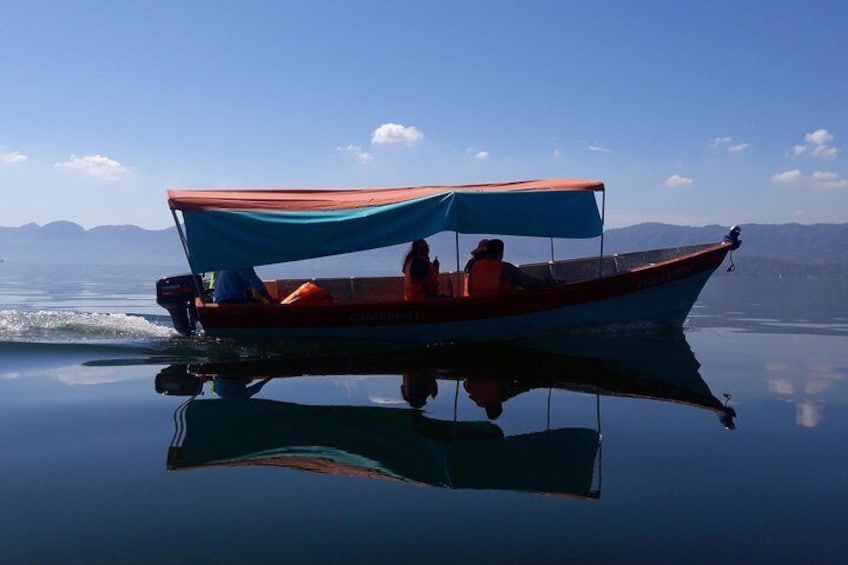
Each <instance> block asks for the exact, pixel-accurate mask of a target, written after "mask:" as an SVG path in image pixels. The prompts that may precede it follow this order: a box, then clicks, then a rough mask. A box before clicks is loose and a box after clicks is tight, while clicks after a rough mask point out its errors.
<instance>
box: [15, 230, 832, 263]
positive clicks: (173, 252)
mask: <svg viewBox="0 0 848 565" xmlns="http://www.w3.org/2000/svg"><path fill="white" fill-rule="evenodd" d="M727 229H728V228H727V227H726V226H718V225H711V226H703V227H688V226H675V225H669V224H659V223H645V224H637V225H634V226H630V227H626V228H620V229H611V230H608V231H607V233H606V235H605V237H604V250H605V252H610V253H623V252H627V251H638V250H642V249H657V248H662V247H672V246H677V245H687V244H693V243H704V242H709V241H719V240H721V238H722V237H723V236H724V234H725V233H726V232H727ZM473 239H474V238H473V237H471V236H463V242H465V241H471V240H473ZM504 239H506V240H507V256H508V258H509V259H510V260H512V261H514V262H516V263H522V262H524V263H526V262H531V261H541V260H547V259H548V258H549V257H550V246H549V245H548V244H547V243H545V244H542V245H539V241H538V240H537V239H530V238H504ZM742 239H743V245H742V248H741V249H740V250H739V251H737V252H736V253H735V255H734V259H735V261H736V262H737V263H738V264H739V266H740V270H741V271H743V272H745V273H751V274H767V275H776V274H779V275H787V276H806V275H814V276H848V224H812V225H802V224H748V225H743V227H742ZM431 244H432V247H433V249H446V250H450V255H448V254H447V253H445V254H444V255H443V256H442V257H441V259H442V264H443V269H449V268H451V267H452V266H453V263H454V261H455V259H454V257H453V254H454V253H453V249H454V248H455V244H454V236H453V234H439V235H437V236H433V238H431ZM472 246H473V245H469V249H470V247H472ZM402 247H403V246H401V248H398V247H395V248H390V249H385V250H380V251H376V252H372V253H371V255H370V256H369V258H368V263H369V264H371V265H376V264H378V263H381V264H383V265H388V264H391V265H394V264H395V263H398V262H399V257H401V256H402V254H403V251H404V249H403V248H402ZM555 248H556V255H557V257H558V258H563V257H577V256H586V255H593V254H596V253H598V248H599V241H598V240H597V239H594V240H575V241H563V240H557V241H556V243H555ZM467 251H468V249H463V250H462V251H461V253H462V255H463V257H462V258H461V261H462V262H464V261H465V259H466V253H467ZM0 259H2V260H3V261H4V262H5V263H6V264H15V263H26V264H50V265H69V264H76V265H119V266H120V265H159V266H169V265H173V266H174V267H175V268H177V269H181V270H185V268H186V267H185V265H186V263H185V257H184V255H183V250H182V246H181V244H180V241H179V237H178V235H177V231H176V228H173V227H172V228H168V229H164V230H146V229H143V228H139V227H137V226H131V225H124V226H101V227H97V228H93V229H89V230H86V229H83V228H82V227H81V226H79V225H77V224H75V223H72V222H64V221H63V222H53V223H50V224H47V225H44V226H39V225H37V224H27V225H25V226H21V227H16V228H10V227H0ZM354 263H355V264H358V265H360V266H362V263H361V262H359V259H354ZM335 266H336V267H337V264H336V265H335ZM366 267H367V266H366ZM322 270H323V269H322ZM390 271H391V272H393V271H394V269H390ZM336 274H339V273H338V272H337V273H336Z"/></svg>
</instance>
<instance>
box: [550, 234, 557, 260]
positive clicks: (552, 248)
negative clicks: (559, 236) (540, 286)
mask: <svg viewBox="0 0 848 565" xmlns="http://www.w3.org/2000/svg"><path fill="white" fill-rule="evenodd" d="M551 263H556V259H555V258H554V238H551Z"/></svg>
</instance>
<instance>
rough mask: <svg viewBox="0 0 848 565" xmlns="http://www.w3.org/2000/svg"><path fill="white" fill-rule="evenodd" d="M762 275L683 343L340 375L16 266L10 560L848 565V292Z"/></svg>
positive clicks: (136, 297) (3, 391) (565, 344)
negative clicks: (175, 325) (192, 334)
mask: <svg viewBox="0 0 848 565" xmlns="http://www.w3.org/2000/svg"><path fill="white" fill-rule="evenodd" d="M737 264H738V266H739V269H738V270H737V272H736V273H733V274H724V273H721V274H717V275H716V276H715V277H714V278H713V279H712V280H711V281H710V283H709V284H708V286H707V288H706V289H705V291H704V293H703V294H702V297H701V299H700V300H699V302H698V304H697V305H696V307H695V309H694V310H693V312H692V315H691V316H690V318H689V320H688V321H687V325H686V328H685V330H684V331H683V332H654V333H648V334H645V335H642V334H636V333H633V332H618V333H582V334H574V335H570V336H566V337H564V338H561V339H547V340H537V341H535V342H530V343H525V344H520V345H518V346H515V347H509V348H506V347H502V348H498V349H497V350H494V351H492V350H486V349H482V350H481V349H473V350H467V351H462V352H450V351H433V352H430V353H428V354H427V355H415V356H411V355H409V356H404V355H395V356H381V357H378V358H374V357H368V356H364V355H361V356H351V357H349V358H345V359H336V360H332V362H325V363H323V364H318V363H312V362H310V361H309V360H296V361H294V360H281V359H278V358H277V356H276V355H275V352H274V350H273V347H270V346H269V345H267V344H262V343H230V342H216V341H214V340H207V339H203V338H181V337H178V336H176V335H175V334H174V332H173V331H172V330H171V329H170V325H169V320H168V318H167V317H166V316H165V315H164V314H165V313H164V310H160V309H159V308H158V307H157V306H156V304H155V300H154V298H155V297H154V296H153V283H154V281H155V278H157V277H158V276H161V275H166V274H174V272H179V271H178V270H177V271H173V270H162V271H157V270H150V269H141V268H138V269H126V268H122V269H110V268H98V269H97V270H96V272H90V271H87V270H83V269H70V268H69V269H62V270H54V271H51V270H47V269H44V268H37V267H20V266H15V265H9V264H3V265H0V445H2V451H0V479H2V485H3V486H2V489H0V562H3V563H17V562H85V563H106V562H109V563H114V562H120V563H142V562H144V563H149V562H157V563H186V562H201V563H228V562H237V561H238V562H281V561H284V560H289V561H292V562H306V561H308V562H313V563H373V562H389V563H394V562H398V563H523V562H527V563H534V562H535V563H560V562H565V561H570V562H618V563H621V562H644V563H679V562H687V563H716V562H725V561H729V562H766V561H768V562H783V563H795V562H806V563H844V562H846V560H848V551H846V549H845V546H844V543H843V542H844V524H845V522H844V520H845V516H846V510H848V473H846V471H845V470H846V468H848V449H846V447H845V443H846V441H845V438H846V437H847V436H848V353H846V351H847V350H848V349H847V348H846V347H845V345H846V336H848V296H846V294H847V293H846V285H845V282H844V281H841V280H798V279H769V278H759V277H756V276H754V275H752V274H750V273H746V272H745V265H744V259H741V260H740V259H737ZM304 374H309V375H312V376H300V375H304ZM271 376H273V377H276V378H272V379H270V380H267V381H265V380H263V378H264V377H271ZM216 377H217V379H216ZM227 379H229V380H227ZM249 386H253V387H254V388H253V389H250V388H246V387H249ZM257 389H258V390H257ZM163 392H167V393H168V394H163ZM404 392H405V393H406V394H404ZM193 393H199V394H197V395H196V396H191V394H193ZM251 393H252V397H251V398H249V399H247V398H232V397H233V396H242V397H246V396H247V395H249V394H251ZM404 396H406V397H407V398H409V399H411V400H412V402H413V403H415V404H421V403H422V402H424V405H423V407H422V408H421V409H418V410H416V409H414V408H412V407H411V406H410V404H409V403H408V402H407V400H405V399H404ZM498 412H502V413H500V414H498ZM495 416H497V417H495Z"/></svg>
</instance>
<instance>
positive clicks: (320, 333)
mask: <svg viewBox="0 0 848 565" xmlns="http://www.w3.org/2000/svg"><path fill="white" fill-rule="evenodd" d="M730 248H731V247H730V245H728V244H724V243H723V244H716V245H713V246H707V247H705V248H702V249H700V250H698V251H696V252H693V253H690V254H687V255H684V256H681V257H676V258H674V259H671V260H667V261H663V262H660V263H656V264H653V263H652V264H649V265H645V266H639V267H637V268H633V269H630V270H627V271H625V272H621V273H616V274H614V275H611V276H604V277H601V278H595V279H590V280H582V281H579V282H574V283H568V284H562V285H558V286H555V287H548V288H542V289H533V290H524V291H520V292H516V293H513V294H509V295H506V296H499V297H463V298H448V299H440V300H429V301H414V302H404V301H388V302H374V303H340V304H331V305H302V306H281V305H216V304H204V303H199V304H198V318H199V320H200V323H201V324H202V325H203V328H204V331H205V333H206V334H207V335H208V336H212V337H233V338H242V337H251V338H256V337H258V338H273V339H281V340H284V341H286V342H287V343H289V344H290V345H291V344H298V343H302V344H307V343H308V344H311V345H315V344H318V343H324V344H328V345H329V344H335V345H339V344H354V345H355V346H358V345H361V344H381V345H383V346H393V345H394V346H397V347H404V346H409V345H417V346H421V345H432V344H453V343H473V342H484V341H496V340H511V339H519V338H525V337H532V336H538V335H546V334H552V333H560V332H563V331H569V330H574V329H577V328H589V327H598V326H610V325H626V326H632V325H634V324H635V325H658V326H676V327H680V326H682V324H683V322H684V320H685V319H686V316H687V315H688V313H689V311H690V310H691V308H692V306H693V304H694V303H695V301H696V300H697V298H698V295H699V294H700V292H701V290H702V288H703V287H704V285H705V284H706V282H707V280H708V279H709V277H710V275H711V274H712V273H713V271H715V269H716V268H717V267H718V266H719V265H720V264H721V263H722V261H723V260H724V258H725V255H726V254H727V252H728V251H729V250H730Z"/></svg>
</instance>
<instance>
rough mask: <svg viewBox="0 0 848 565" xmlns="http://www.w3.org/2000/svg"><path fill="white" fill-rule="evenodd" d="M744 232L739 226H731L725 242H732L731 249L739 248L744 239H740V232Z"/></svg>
mask: <svg viewBox="0 0 848 565" xmlns="http://www.w3.org/2000/svg"><path fill="white" fill-rule="evenodd" d="M741 232H742V228H741V227H739V226H733V227H732V228H730V232H728V234H727V235H726V236H724V242H725V243H729V244H731V246H732V247H731V249H739V246H740V245H742V240H741V239H739V234H740V233H741Z"/></svg>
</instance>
